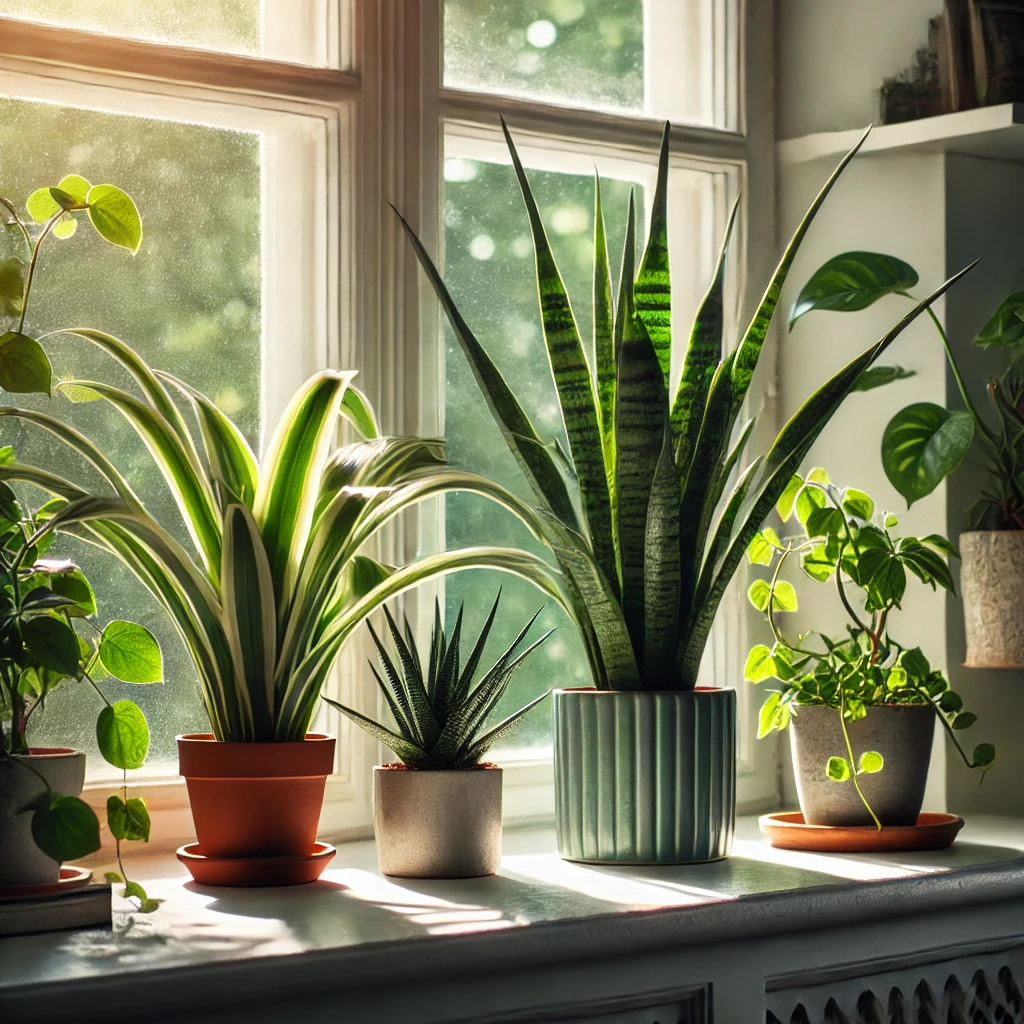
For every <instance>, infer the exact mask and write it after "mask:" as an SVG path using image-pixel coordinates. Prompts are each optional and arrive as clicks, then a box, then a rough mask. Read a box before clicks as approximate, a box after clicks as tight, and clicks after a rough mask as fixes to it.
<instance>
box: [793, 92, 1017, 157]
mask: <svg viewBox="0 0 1024 1024" xmlns="http://www.w3.org/2000/svg"><path fill="white" fill-rule="evenodd" d="M861 131H862V130H861V129H860V128H857V129H853V130H851V131H842V132H818V133H816V134H814V135H802V136H800V137H799V138H795V139H783V140H782V141H780V142H779V143H778V144H777V146H776V153H777V155H778V159H779V163H780V164H802V163H809V162H810V161H812V160H822V159H825V158H828V159H836V158H838V157H841V156H843V155H844V154H845V153H847V152H848V151H849V150H850V149H852V148H853V145H854V144H855V143H856V141H857V139H859V138H860V136H861ZM907 151H917V152H925V153H966V154H968V155H970V156H981V157H987V158H989V159H991V160H1020V161H1024V104H1021V103H1003V104H1000V105H999V106H997V107H979V108H977V109H976V110H961V111H959V112H958V113H956V114H939V115H938V116H936V117H924V118H921V120H919V121H906V122H904V123H903V124H885V125H880V126H878V127H876V128H875V129H873V130H872V132H871V134H870V135H869V136H868V139H867V142H865V143H864V148H863V149H862V150H861V153H862V154H870V153H888V152H907Z"/></svg>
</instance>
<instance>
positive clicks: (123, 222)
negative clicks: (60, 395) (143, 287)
mask: <svg viewBox="0 0 1024 1024" xmlns="http://www.w3.org/2000/svg"><path fill="white" fill-rule="evenodd" d="M0 207H2V208H3V211H6V212H2V211H0V224H3V226H4V227H5V228H6V229H7V230H8V231H10V232H13V233H14V234H15V235H17V236H18V238H19V243H18V244H19V245H20V247H21V248H22V249H23V251H22V253H21V254H16V255H13V256H9V257H7V258H6V259H0V387H2V388H3V389H4V390H5V391H11V392H15V393H20V394H32V393H42V394H46V395H48V394H49V393H50V389H51V385H52V381H53V370H52V368H51V366H50V360H49V358H48V357H47V355H46V352H45V351H43V347H42V345H40V343H39V342H40V340H45V338H47V337H50V335H40V336H38V337H32V336H31V335H30V334H29V333H28V332H27V330H26V327H25V318H26V316H27V314H28V308H29V297H30V295H31V292H32V284H33V282H34V280H35V276H36V270H37V268H38V266H39V256H40V252H41V250H42V246H43V243H44V242H45V241H46V239H47V238H49V237H51V236H52V237H53V238H55V239H68V238H70V237H71V236H72V235H73V234H75V231H76V230H77V228H78V222H79V221H80V220H88V222H89V223H90V224H91V225H92V226H93V228H95V230H96V232H97V234H99V236H100V237H101V238H104V239H106V241H108V242H110V243H111V244H113V245H117V246H120V247H121V248H123V249H127V250H128V251H129V252H131V253H132V254H133V255H134V254H135V253H137V252H138V251H139V246H140V245H141V244H142V219H141V217H140V216H139V211H138V209H136V206H135V203H134V202H133V200H132V198H131V197H130V196H129V195H128V194H127V193H126V192H124V191H122V190H121V189H120V188H118V187H117V186H116V185H93V184H90V182H88V181H87V180H86V179H85V178H83V177H82V176H81V175H80V174H69V175H66V176H65V177H63V178H61V180H60V182H59V183H58V184H57V185H55V186H49V187H44V188H37V189H36V190H35V191H34V192H33V193H32V194H31V195H30V196H29V197H28V200H27V202H26V203H25V210H26V213H27V216H25V217H22V216H21V215H20V214H19V213H18V209H17V206H16V205H15V203H14V202H13V201H11V200H10V199H5V198H4V197H3V196H0ZM5 321H7V323H6V324H5ZM53 333H58V334H59V333H63V332H59V331H58V332H53Z"/></svg>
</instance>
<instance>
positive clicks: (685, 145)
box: [0, 0, 778, 849]
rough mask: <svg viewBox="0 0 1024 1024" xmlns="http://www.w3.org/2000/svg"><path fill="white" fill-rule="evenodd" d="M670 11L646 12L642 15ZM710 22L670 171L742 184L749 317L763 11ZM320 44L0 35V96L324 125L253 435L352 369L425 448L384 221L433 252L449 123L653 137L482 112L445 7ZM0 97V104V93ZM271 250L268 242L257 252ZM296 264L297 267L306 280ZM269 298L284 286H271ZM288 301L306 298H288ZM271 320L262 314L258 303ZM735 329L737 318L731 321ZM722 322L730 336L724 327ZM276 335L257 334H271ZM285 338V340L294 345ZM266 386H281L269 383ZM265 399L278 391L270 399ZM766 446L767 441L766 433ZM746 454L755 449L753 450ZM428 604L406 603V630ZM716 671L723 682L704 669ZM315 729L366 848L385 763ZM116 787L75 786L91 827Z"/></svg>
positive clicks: (392, 545) (164, 821) (763, 81)
mask: <svg viewBox="0 0 1024 1024" xmlns="http://www.w3.org/2000/svg"><path fill="white" fill-rule="evenodd" d="M672 2H673V0H648V3H649V4H658V3H672ZM714 3H715V6H716V10H718V11H728V10H732V11H733V12H734V15H733V21H732V28H733V30H734V31H736V32H738V40H737V51H736V52H737V60H738V66H737V68H736V74H735V75H734V76H732V78H733V80H735V81H736V83H737V88H736V92H735V94H729V91H728V90H727V92H726V100H727V102H728V103H730V104H732V110H733V119H734V123H735V128H734V129H719V128H708V127H694V126H688V125H683V124H673V126H672V132H671V138H672V151H673V153H674V154H679V155H680V156H683V155H685V156H693V157H696V158H699V159H705V160H712V161H725V162H728V163H733V164H735V165H737V167H738V168H739V173H740V188H741V192H742V195H743V197H744V198H743V201H742V213H741V221H742V235H743V238H742V245H741V248H742V250H743V255H742V258H741V259H740V260H739V261H738V263H739V264H740V266H739V270H738V274H737V282H738V287H737V289H736V293H737V296H738V297H740V301H739V303H738V304H741V305H742V307H743V311H744V312H748V311H749V310H750V309H752V308H753V305H754V303H756V301H757V300H758V299H759V297H760V296H759V295H751V294H748V292H749V289H748V288H747V282H748V281H751V282H755V283H757V282H761V281H764V280H766V279H767V277H768V275H769V274H770V272H771V269H772V265H773V262H774V248H775V246H774V243H775V233H774V229H775V210H774V189H775V185H774V131H773V125H774V110H773V89H772V86H771V83H772V75H771V69H772V60H773V24H774V10H773V9H774V3H773V2H771V0H769V2H757V3H753V2H748V0H714ZM324 9H325V10H326V11H327V16H328V26H329V27H331V31H332V33H336V38H337V47H336V54H337V57H338V65H339V66H338V67H337V68H334V67H310V66H303V65H295V64H289V63H286V62H282V61H274V60H266V59H262V58H259V57H248V56H239V55H235V54H222V53H214V52H210V51H203V50H197V49H190V48H187V47H181V46H174V45H165V44H161V43H152V42H145V41H136V40H130V39H122V38H116V37H111V36H107V35H103V34H101V33H92V32H84V31H80V30H77V29H65V28H60V27H54V26H50V25H43V24H36V23H32V22H26V21H21V20H18V19H12V18H9V17H3V16H0V82H2V76H3V75H4V74H5V73H7V72H18V73H21V74H26V75H29V76H32V77H33V78H35V79H39V80H50V81H53V82H58V83H60V82H63V83H80V84H85V85H89V86H102V87H107V88H111V89H114V90H117V91H119V92H120V93H123V94H139V93H141V94H154V95H159V96H163V97H168V98H171V99H174V98H178V99H180V100H181V101H183V102H193V103H194V102H196V101H201V102H207V103H210V104H221V105H229V106H232V107H235V108H248V109H251V110H252V111H254V112H257V113H259V112H264V113H267V114H273V113H283V114H299V115H302V116H304V117H313V118H319V119H321V120H322V121H323V122H324V125H325V139H326V144H325V146H324V147H323V151H322V152H321V153H319V154H318V155H316V156H315V157H314V163H316V164H318V166H316V167H315V171H316V175H317V177H316V184H315V186H314V187H315V188H316V190H317V191H318V193H319V195H320V202H321V203H322V210H323V216H317V215H316V212H315V211H317V210H318V209H319V207H318V204H317V203H309V204H307V213H308V216H307V221H306V224H305V227H304V232H307V233H308V232H312V233H313V237H314V239H315V244H314V245H313V246H308V245H307V246H304V245H302V244H297V243H296V232H295V230H294V229H293V230H292V231H291V232H290V233H289V232H282V233H281V234H280V236H278V237H275V239H274V251H275V258H278V259H280V258H281V257H280V254H279V253H278V250H279V249H280V251H281V252H282V253H287V254H292V255H296V259H295V262H294V265H293V266H292V267H291V268H290V273H291V274H292V276H291V278H290V280H292V281H293V282H298V281H299V280H300V278H301V279H302V280H303V281H305V284H303V285H302V286H301V287H302V289H304V301H305V302H306V303H308V305H307V315H308V317H309V319H308V320H307V321H306V322H305V323H304V324H303V327H302V331H303V334H304V335H305V336H306V337H307V339H308V344H307V346H306V348H305V350H304V352H303V357H302V359H301V360H294V359H293V358H292V359H291V360H289V359H286V358H285V357H284V355H283V354H281V353H278V358H277V359H276V361H275V358H274V356H273V349H268V350H267V352H266V354H265V364H266V367H267V369H266V370H265V380H266V383H268V384H274V385H275V387H276V390H275V389H274V388H268V389H267V390H266V392H265V396H264V404H263V412H264V414H265V415H264V417H263V422H264V423H267V422H268V420H269V421H270V422H276V418H277V415H278V414H279V413H280V411H281V407H282V402H283V401H284V400H286V398H287V394H286V392H287V391H288V390H289V388H290V387H291V386H292V385H293V384H295V385H297V384H298V383H300V382H301V380H302V379H304V378H305V376H306V375H307V374H308V373H309V372H312V371H313V370H314V369H317V368H319V367H321V366H335V367H337V366H358V367H359V368H360V385H361V387H362V388H363V389H364V390H366V391H367V392H368V393H369V394H370V395H371V397H372V398H373V400H374V402H375V404H376V407H377V409H378V412H379V414H380V417H381V419H382V421H383V422H384V423H386V424H387V425H388V428H389V430H391V431H393V432H396V433H419V434H421V435H423V436H431V435H436V434H437V432H438V429H439V426H440V423H441V415H442V411H441V408H440V400H439V399H440V396H441V394H443V381H444V365H443V346H442V345H441V344H440V341H439V339H440V338H441V332H440V319H439V311H438V309H437V305H436V302H435V301H434V299H433V296H432V294H431V293H430V290H429V288H428V287H425V286H424V282H423V281H422V279H421V276H420V272H419V268H418V265H417V263H416V260H415V256H414V254H413V253H412V252H411V250H410V248H409V246H408V244H407V242H406V240H405V238H404V236H403V234H402V231H401V228H400V225H399V224H398V221H397V218H395V216H394V215H393V213H392V211H391V210H390V209H389V208H388V203H389V202H390V203H393V204H394V205H395V206H396V207H397V208H399V209H401V210H402V212H403V214H404V215H405V216H406V218H407V219H408V220H409V222H410V223H411V224H412V225H413V226H414V227H416V229H417V231H418V232H419V234H420V237H421V238H422V239H423V241H424V243H425V245H426V247H427V249H428V251H431V252H437V251H438V242H439V238H440V232H439V210H440V205H439V204H440V198H441V191H440V185H441V182H442V180H443V179H442V173H441V168H442V161H443V152H444V144H443V134H444V125H445V123H446V122H448V121H455V122H459V123H462V124H468V125H473V126H475V128H479V129H482V130H484V131H485V132H491V131H494V130H495V128H494V126H495V125H496V124H497V115H498V112H499V110H500V111H501V112H502V113H504V114H505V115H506V117H508V119H509V121H510V122H512V123H513V124H514V125H515V128H516V130H517V133H518V132H521V133H524V134H526V135H530V134H534V135H537V136H538V137H548V138H551V137H555V138H562V139H565V140H572V139H573V138H585V139H586V140H588V144H592V145H596V146H601V147H605V148H606V149H607V150H608V151H609V152H614V151H619V152H623V153H629V154H632V156H633V157H634V158H635V157H636V156H637V154H642V155H643V156H644V157H645V158H647V159H650V158H652V155H653V157H654V158H656V153H657V144H658V140H659V137H660V132H661V122H660V120H658V119H656V118H648V117H643V116H637V115H632V114H622V113H608V112H604V111H594V110H587V109H583V108H576V107H572V108H570V107H562V106H559V105H557V104H555V103H550V102H544V101H534V100H524V99H522V98H514V97H506V96H502V95H497V94H491V93H486V94H485V93H474V92H470V91H467V90H458V89H450V88H445V87H444V86H443V84H442V81H441V71H442V66H443V41H442V14H443V0H327V2H326V3H325V5H324ZM0 91H2V85H0ZM266 248H267V246H266V242H265V249H266ZM303 260H305V262H303ZM284 279H289V278H288V277H287V275H285V277H284V278H278V279H275V281H276V282H277V283H278V284H279V282H280V280H284ZM300 294H303V292H300ZM268 304H269V305H270V306H271V307H272V306H273V303H272V302H269V303H268ZM737 312H739V310H737ZM737 319H739V318H738V317H737ZM283 323H284V320H283V318H282V317H281V316H277V318H276V319H274V318H271V319H267V318H266V317H265V323H264V326H265V334H264V336H265V337H270V335H269V334H268V333H267V331H269V330H274V331H281V330H283V326H280V325H283ZM293 336H294V331H293ZM775 360H776V351H775V346H774V344H773V343H772V342H771V341H770V342H769V351H767V352H766V354H765V357H764V359H763V361H762V362H763V366H764V369H763V370H762V371H761V373H762V377H764V376H766V375H767V376H770V377H771V379H770V380H769V381H768V384H767V388H766V391H767V395H768V398H767V399H766V403H765V408H764V410H763V412H762V414H761V417H760V420H761V426H760V427H759V432H760V433H763V434H767V432H768V431H769V430H771V429H772V427H774V426H775V421H776V419H777V412H776V409H775V403H774V400H773V399H774V395H775V393H776V390H777V389H776V388H775V386H774V383H775V374H774V364H775ZM278 370H280V372H281V376H280V377H278V376H277V371H278ZM278 384H280V386H278ZM772 433H773V434H774V431H773V432H772ZM755 443H756V442H755ZM439 539H443V508H441V507H440V504H439V503H434V504H428V505H425V506H423V507H421V508H419V509H418V510H415V511H413V512H412V513H411V514H409V515H407V516H406V517H404V520H403V521H402V522H401V523H398V524H396V525H395V527H394V529H392V530H391V531H390V532H389V533H388V535H387V536H386V537H385V538H384V540H383V541H382V544H381V549H380V551H379V552H378V554H379V555H380V556H381V557H383V558H385V559H389V560H395V561H400V560H408V559H410V558H413V557H415V555H416V552H417V550H419V549H420V547H421V545H423V544H424V543H433V544H436V543H437V542H438V540H439ZM428 596H429V595H427V594H424V595H420V596H419V597H418V598H417V597H416V596H415V595H413V596H411V597H410V598H409V599H408V601H407V604H408V606H409V608H410V611H411V614H413V615H416V616H420V615H422V609H423V608H424V607H425V606H427V605H428V604H429V601H427V600H424V598H425V597H428ZM733 618H734V619H735V622H736V632H738V633H739V634H740V635H739V636H732V635H731V634H730V635H729V637H728V638H727V639H728V642H727V643H725V644H724V645H722V644H719V645H718V646H720V647H721V648H722V650H721V651H720V652H718V651H716V654H715V663H716V672H717V671H721V672H723V673H724V674H725V676H726V677H727V679H728V681H729V682H730V683H731V684H732V685H735V686H737V687H738V688H739V692H740V695H741V699H740V707H741V721H740V730H739V736H740V744H739V770H740V779H739V807H740V809H741V810H748V811H749V810H755V809H758V808H760V807H765V806H769V805H774V804H775V803H776V802H777V798H778V775H777V756H776V752H777V745H775V744H774V743H771V742H762V743H757V742H756V741H755V739H754V735H755V726H754V722H755V720H756V709H755V708H754V701H753V699H752V698H751V697H748V696H745V690H744V689H743V682H742V662H743V655H744V654H745V646H744V642H743V641H744V634H745V631H746V622H747V621H748V620H749V618H750V616H749V614H748V613H747V611H746V610H743V609H742V603H738V604H737V606H736V608H735V610H734V613H733ZM359 648H360V644H358V643H351V644H349V645H348V647H347V648H346V650H345V652H344V653H343V655H342V658H341V659H340V661H339V666H338V669H337V671H336V673H335V677H334V680H333V682H332V684H331V687H332V690H333V692H334V693H335V694H337V695H338V696H340V697H341V698H342V699H344V700H345V701H346V702H347V703H350V704H352V705H354V706H356V707H359V708H360V709H363V710H364V711H374V710H376V707H375V704H376V696H375V694H374V692H373V688H372V686H371V685H370V684H369V681H368V680H366V679H365V673H364V672H363V671H362V670H361V669H360V668H359V666H360V665H361V664H364V662H363V655H364V653H365V651H363V650H360V649H359ZM719 664H721V668H718V665H719ZM321 721H322V724H323V725H324V726H326V728H328V729H329V730H330V731H331V732H332V733H334V734H335V735H337V736H338V738H339V744H338V750H339V753H338V762H337V765H336V774H335V775H334V776H332V778H331V779H330V780H329V782H328V790H327V796H326V799H325V805H324V814H323V817H322V819H321V830H322V832H323V833H324V834H325V835H328V836H329V837H331V838H332V839H336V840H338V839H349V838H363V837H366V836H368V835H370V834H371V833H372V826H371V821H372V813H371V812H372V808H371V786H370V778H371V768H372V766H373V764H375V763H379V762H380V759H381V758H380V754H381V748H380V746H379V744H377V742H376V741H374V740H372V739H371V738H369V737H368V736H366V735H365V734H364V733H363V732H362V731H361V730H359V729H358V728H357V727H355V726H354V725H353V724H352V723H351V722H349V721H348V720H347V719H343V718H342V716H340V715H339V714H338V713H337V712H335V711H333V710H332V711H329V712H327V713H325V714H324V716H323V717H322V720H321ZM505 779H506V792H505V805H506V819H507V820H509V821H515V822H517V823H524V824H525V823H539V822H542V821H550V819H551V815H552V814H553V793H552V785H551V772H550V762H546V763H545V762H540V763H522V762H520V763H516V764H512V765H510V766H509V767H508V768H507V769H506V773H505ZM129 786H130V788H132V789H133V790H136V791H138V792H140V793H142V794H144V795H145V796H146V797H147V799H148V801H149V803H150V806H151V809H152V813H153V817H154V833H153V834H154V840H153V842H152V843H151V844H150V848H151V849H161V848H170V847H173V846H174V845H177V844H178V843H179V842H181V841H182V840H183V839H184V838H188V837H190V836H191V833H192V829H191V817H190V813H189V810H188V802H187V794H186V791H185V787H184V785H183V784H182V783H181V780H180V779H154V778H148V779H146V780H144V781H141V782H138V783H137V784H136V783H133V781H132V780H131V779H129ZM110 790H111V786H110V785H108V784H105V785H100V786H95V787H93V786H90V787H89V788H88V789H87V793H86V796H87V798H88V799H89V800H90V801H91V802H92V803H94V805H95V806H96V807H97V808H99V807H100V806H102V804H103V803H104V801H105V798H106V796H107V794H108V793H109V792H110Z"/></svg>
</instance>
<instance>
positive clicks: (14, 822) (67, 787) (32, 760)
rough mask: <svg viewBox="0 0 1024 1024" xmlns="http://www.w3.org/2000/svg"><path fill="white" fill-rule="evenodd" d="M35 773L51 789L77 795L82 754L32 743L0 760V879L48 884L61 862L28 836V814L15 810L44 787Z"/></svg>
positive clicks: (54, 878) (81, 781)
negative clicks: (24, 751) (41, 848)
mask: <svg viewBox="0 0 1024 1024" xmlns="http://www.w3.org/2000/svg"><path fill="white" fill-rule="evenodd" d="M32 769H35V771H33V770H32ZM37 772H38V774H36V773H37ZM40 775H41V776H42V777H43V778H44V779H46V782H47V783H49V786H50V788H51V789H52V790H53V791H54V792H55V793H59V794H60V795H61V796H78V795H79V794H80V793H81V792H82V786H83V785H85V754H83V753H82V752H81V751H80V750H71V749H69V748H67V747H31V748H30V753H28V754H16V755H14V756H13V757H10V758H4V759H3V760H0V885H47V884H49V883H51V882H56V881H57V879H58V877H59V875H60V865H59V864H58V863H57V862H56V861H55V860H51V858H49V857H47V856H46V854H45V853H43V851H42V850H40V849H39V847H38V846H36V841H35V840H34V839H33V838H32V815H31V814H18V813H17V812H18V810H19V809H20V808H22V807H24V806H25V804H27V803H29V802H30V801H31V800H32V799H34V798H35V797H37V796H38V795H39V794H40V793H44V792H46V786H45V785H44V783H43V781H42V780H41V779H40V778H39V776H40Z"/></svg>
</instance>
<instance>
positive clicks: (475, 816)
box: [373, 765, 502, 878]
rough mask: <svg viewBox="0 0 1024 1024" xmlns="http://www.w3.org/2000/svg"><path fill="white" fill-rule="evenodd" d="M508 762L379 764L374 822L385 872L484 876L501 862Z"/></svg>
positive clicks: (375, 777)
mask: <svg viewBox="0 0 1024 1024" xmlns="http://www.w3.org/2000/svg"><path fill="white" fill-rule="evenodd" d="M501 776H502V772H501V769H500V768H499V767H498V766H497V765H478V766H476V767H474V768H460V769H455V770H451V771H423V770H420V769H411V768H406V767H405V766H404V765H383V766H378V767H376V768H374V769H373V829H374V832H375V833H376V836H377V860H378V863H379V865H380V870H381V873H382V874H385V875H398V876H400V877H403V878H478V877H480V876H481V875H493V874H494V872H495V871H497V870H498V866H499V864H500V863H501Z"/></svg>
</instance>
